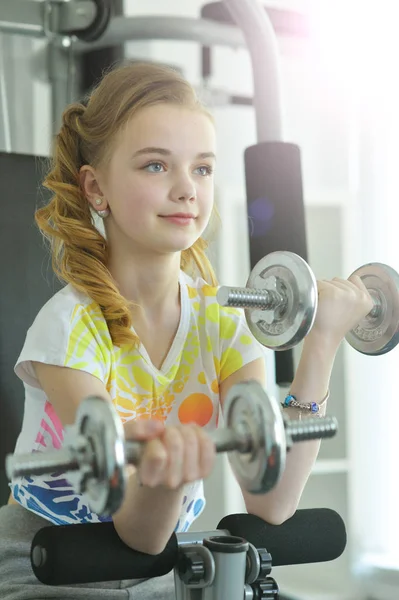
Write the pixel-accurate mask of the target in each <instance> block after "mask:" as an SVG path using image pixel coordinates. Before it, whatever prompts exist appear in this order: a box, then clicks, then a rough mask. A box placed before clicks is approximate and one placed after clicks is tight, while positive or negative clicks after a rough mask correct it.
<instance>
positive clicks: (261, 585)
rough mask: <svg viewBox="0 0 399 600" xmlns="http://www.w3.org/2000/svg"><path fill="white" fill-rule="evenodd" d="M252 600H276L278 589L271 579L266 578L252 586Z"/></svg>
mask: <svg viewBox="0 0 399 600" xmlns="http://www.w3.org/2000/svg"><path fill="white" fill-rule="evenodd" d="M251 587H252V590H253V593H254V595H253V600H278V599H279V589H278V585H277V582H276V581H275V580H274V579H273V578H272V577H268V578H267V579H265V580H264V581H258V582H257V583H255V584H253V585H252V586H251Z"/></svg>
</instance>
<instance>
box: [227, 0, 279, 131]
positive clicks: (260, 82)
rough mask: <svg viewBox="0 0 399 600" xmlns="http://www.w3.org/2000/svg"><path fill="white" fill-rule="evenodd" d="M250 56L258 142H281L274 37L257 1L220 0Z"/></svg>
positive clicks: (267, 19)
mask: <svg viewBox="0 0 399 600" xmlns="http://www.w3.org/2000/svg"><path fill="white" fill-rule="evenodd" d="M223 1H224V4H225V5H226V7H227V8H228V10H229V12H230V14H231V16H232V17H233V19H234V21H235V22H236V23H238V24H239V27H240V28H241V30H242V31H243V34H244V38H245V41H246V45H247V47H248V50H249V52H250V55H251V61H252V71H253V82H254V107H255V111H256V130H257V139H258V142H266V141H273V142H276V141H282V136H283V133H282V109H281V91H280V73H279V53H278V46H277V37H276V34H275V32H274V29H273V26H272V24H271V22H270V19H269V17H268V15H267V13H266V11H265V9H264V7H263V6H262V4H261V2H260V1H259V0H223Z"/></svg>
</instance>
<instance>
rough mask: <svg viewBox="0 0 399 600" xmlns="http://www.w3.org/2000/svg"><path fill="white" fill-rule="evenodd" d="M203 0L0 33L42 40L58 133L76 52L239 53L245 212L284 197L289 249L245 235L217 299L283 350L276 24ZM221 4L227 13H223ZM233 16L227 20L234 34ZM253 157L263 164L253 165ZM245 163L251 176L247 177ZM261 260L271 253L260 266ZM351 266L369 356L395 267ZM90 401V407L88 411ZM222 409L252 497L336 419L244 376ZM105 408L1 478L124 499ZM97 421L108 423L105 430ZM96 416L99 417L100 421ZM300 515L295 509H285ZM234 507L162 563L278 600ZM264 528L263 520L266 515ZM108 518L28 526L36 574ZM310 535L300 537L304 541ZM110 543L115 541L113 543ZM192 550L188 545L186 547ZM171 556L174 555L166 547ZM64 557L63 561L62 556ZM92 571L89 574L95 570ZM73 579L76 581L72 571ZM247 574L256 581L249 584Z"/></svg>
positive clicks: (234, 594)
mask: <svg viewBox="0 0 399 600" xmlns="http://www.w3.org/2000/svg"><path fill="white" fill-rule="evenodd" d="M213 4H214V5H219V8H220V6H223V7H224V9H225V11H224V13H223V14H224V16H223V14H222V15H221V16H219V17H218V18H215V17H214V16H212V17H210V16H208V18H207V17H206V14H208V15H211V14H212V11H210V12H208V13H207V12H206V11H203V15H204V16H205V18H203V19H184V18H176V17H172V18H170V17H164V16H162V17H151V18H149V17H141V18H137V17H135V18H126V17H114V18H112V14H111V10H110V8H111V3H110V2H109V1H107V0H42V1H32V0H14V1H13V2H9V1H8V0H0V31H5V32H7V33H19V34H24V35H28V36H32V37H37V38H46V39H47V40H48V41H49V44H48V72H49V78H50V81H51V82H52V100H53V102H52V106H53V123H54V132H56V131H57V130H58V127H59V123H60V118H61V114H62V111H63V109H64V107H65V104H66V102H68V101H69V100H72V99H74V98H73V95H74V89H73V85H71V83H72V84H73V77H72V73H73V72H76V71H77V67H76V62H75V61H76V57H77V56H78V55H79V54H82V53H85V52H87V51H89V50H92V49H100V48H106V47H109V46H114V45H120V44H121V43H123V42H126V41H130V40H138V39H170V40H172V39H174V40H178V39H180V40H190V41H197V42H199V43H201V44H202V46H203V48H204V49H206V48H209V47H211V46H213V45H218V44H221V45H227V46H230V47H232V48H236V47H242V46H246V47H247V48H248V50H249V52H250V54H251V58H252V67H253V76H254V97H253V99H252V101H251V103H252V104H253V106H254V108H255V112H256V125H257V139H258V143H257V144H256V145H254V146H252V147H251V148H248V149H247V151H246V154H245V166H246V173H247V199H248V210H249V214H250V215H251V214H252V212H253V211H254V208H253V207H258V205H259V203H262V201H263V199H264V197H265V195H267V196H268V197H271V201H272V202H273V203H274V204H275V205H282V206H286V202H287V199H289V200H290V201H294V204H295V206H296V207H297V214H296V218H295V219H294V224H293V230H292V232H289V231H287V223H285V229H286V236H285V238H284V239H285V240H287V239H288V240H289V241H290V250H291V251H292V252H290V253H287V252H286V253H283V252H280V253H279V256H278V257H277V256H274V257H273V258H271V255H268V256H266V258H265V259H263V258H260V257H261V256H264V255H265V254H266V252H265V251H264V246H263V245H262V244H264V239H263V238H264V231H262V229H261V230H260V231H259V232H258V233H256V234H255V235H254V236H253V239H252V241H251V263H252V265H253V269H252V273H251V276H250V279H249V280H248V282H247V286H246V288H242V289H238V290H237V289H232V288H221V290H220V291H219V296H218V300H219V302H220V303H221V304H223V305H227V306H241V307H243V308H245V311H246V312H245V314H246V318H247V322H248V325H249V327H250V329H251V331H252V333H253V335H254V336H255V337H256V338H257V339H258V340H259V341H260V342H261V343H262V344H263V345H265V346H267V347H269V348H272V349H274V350H287V349H289V348H292V347H293V346H295V345H296V344H297V343H299V341H301V339H303V337H304V336H305V335H306V334H307V333H308V331H309V330H310V329H311V327H312V324H313V321H314V316H315V312H316V309H317V290H316V286H315V281H314V278H312V274H311V273H310V272H309V270H308V267H307V265H306V264H303V263H304V261H302V263H301V260H300V259H299V256H298V255H302V257H303V258H306V257H305V256H304V254H306V251H305V252H304V237H303V236H302V237H300V236H298V231H300V230H302V231H304V215H303V210H302V208H303V207H302V204H303V203H302V188H301V173H300V156H299V149H298V148H297V147H296V146H295V145H293V144H286V143H283V142H282V127H281V102H280V87H279V74H278V60H277V47H276V40H275V35H274V32H273V26H274V27H275V23H272V18H271V12H270V11H269V12H268V11H265V10H264V9H263V7H262V6H261V5H260V3H258V2H257V0H224V2H223V3H213ZM210 6H212V5H210ZM216 8H217V7H216ZM226 9H227V14H228V15H229V17H230V19H226ZM213 14H214V13H213ZM232 23H236V24H239V27H240V29H238V28H237V27H235V26H233V25H232ZM204 54H205V52H204ZM259 57H262V60H259ZM243 103H245V102H243ZM259 164H260V165H262V168H261V169H259ZM281 165H284V169H286V170H287V172H289V173H290V177H281V176H280V177H279V185H278V186H277V188H276V187H275V186H274V187H273V189H271V188H270V183H269V181H270V179H272V177H271V173H272V172H273V174H274V177H273V179H275V173H276V172H277V173H280V172H281ZM254 169H255V170H256V173H257V177H256V178H254V177H252V176H251V173H252V172H253V170H254ZM254 182H255V183H254ZM301 207H302V208H301ZM254 214H255V213H254ZM275 229H276V234H281V231H277V230H278V229H279V228H278V227H277V228H276V227H275ZM280 244H281V242H280ZM286 248H287V244H286V243H285V249H286ZM256 257H257V258H256ZM259 259H260V260H259ZM270 260H271V261H272V262H267V261H270ZM265 261H266V262H265ZM358 274H359V276H361V277H362V278H363V280H364V281H366V280H367V283H366V286H367V287H368V288H369V289H370V293H371V294H372V296H373V299H374V303H375V306H374V308H373V310H372V311H371V313H370V314H369V315H368V316H367V317H366V319H365V320H364V322H362V323H361V324H359V326H358V327H357V328H355V329H354V331H353V332H351V334H350V335H349V336H348V337H347V340H348V342H349V343H350V344H351V345H352V346H353V347H354V348H356V349H357V350H359V351H360V352H364V353H365V354H381V353H384V352H387V351H389V350H390V349H392V348H393V347H394V346H395V345H396V344H397V342H398V306H397V304H398V300H397V295H398V294H397V291H398V279H397V274H396V273H395V272H393V271H392V270H390V269H389V267H387V266H386V265H377V264H373V265H366V266H365V267H362V272H361V273H360V272H359V273H358ZM280 355H281V353H280ZM243 385H244V384H243ZM93 406H95V412H93V410H92V408H93ZM100 407H101V408H100ZM226 414H227V423H228V426H227V428H226V429H225V430H219V431H217V432H215V443H216V446H217V449H218V451H228V452H229V458H230V461H231V463H232V465H233V468H234V470H235V472H236V475H237V477H238V478H239V480H240V477H241V478H242V479H241V481H243V480H245V483H244V485H245V487H247V489H250V490H251V491H254V492H255V493H256V492H259V493H264V492H265V491H267V490H270V489H272V487H273V486H274V485H275V484H276V483H277V481H278V479H279V477H280V475H281V473H282V472H283V469H284V464H285V462H284V461H285V455H286V451H287V450H289V448H290V447H291V445H292V443H294V442H299V441H301V440H305V439H316V438H325V437H331V436H332V435H334V434H335V432H336V429H337V423H336V421H335V419H333V418H330V417H328V418H322V419H311V420H306V421H301V422H293V421H285V420H284V419H283V417H282V416H281V414H280V411H279V408H278V407H277V409H276V407H275V406H274V405H273V403H271V402H270V400H269V399H268V398H267V396H266V395H265V393H264V391H263V390H261V389H260V388H259V387H258V386H256V384H254V383H253V382H249V383H248V384H245V387H244V388H234V389H233V390H232V391H231V396H230V399H229V402H228V404H227V409H226ZM114 417H115V415H112V408H110V407H109V405H107V406H105V403H104V401H102V400H101V399H100V398H91V399H90V398H89V399H87V400H86V401H84V403H82V406H81V412H80V413H79V414H78V417H77V423H76V425H75V426H74V427H73V428H71V430H70V431H69V432H68V436H67V438H66V444H65V446H64V448H63V450H62V451H59V452H61V454H58V453H57V456H55V455H51V456H50V453H46V456H45V457H44V456H37V455H31V456H30V457H29V459H28V457H13V458H9V460H8V461H7V469H8V473H9V475H11V474H13V475H15V476H16V474H17V473H18V474H20V475H21V474H23V473H29V472H30V473H33V472H36V473H39V472H42V473H44V472H47V470H48V469H49V468H50V469H53V468H55V467H57V468H63V469H65V470H66V471H68V474H69V476H70V477H71V478H73V477H75V480H74V483H75V485H77V488H78V489H81V491H82V492H83V491H84V492H85V493H88V494H89V496H90V497H91V501H92V502H94V504H95V503H96V502H98V504H97V505H96V506H97V507H98V508H99V509H100V510H99V511H98V512H102V511H103V512H104V513H107V512H108V513H109V512H111V513H112V511H113V510H115V507H116V506H117V505H118V503H119V502H120V501H121V497H123V496H121V494H123V477H124V473H123V472H124V466H125V465H126V463H127V462H132V463H136V462H137V461H138V460H139V455H140V446H139V445H136V444H133V443H130V442H129V443H125V442H124V440H123V437H122V436H121V432H120V427H119V429H118V425H117V424H116V423H117V421H116V420H115V419H114ZM105 422H107V427H104V423H105ZM108 423H112V425H111V426H110V427H108ZM122 433H123V432H122ZM93 448H94V450H93ZM104 449H106V450H105V451H104ZM63 452H64V454H62V453H63ZM51 461H53V462H51ZM111 474H112V475H117V476H118V477H119V479H118V477H116V478H115V481H116V482H117V484H116V485H115V486H114V487H113V486H112V485H111V483H113V482H112V481H111V478H110V476H111ZM303 512H304V511H298V513H297V515H299V514H302V513H303ZM331 512H332V511H331ZM313 513H314V511H313ZM297 515H295V517H293V519H295V518H297ZM247 516H248V517H253V516H252V515H238V516H237V517H238V518H239V519H241V521H240V522H241V523H242V528H241V530H240V531H239V530H238V529H239V528H238V529H237V528H236V527H234V526H233V525H230V524H229V525H227V524H226V525H225V526H223V524H222V523H221V524H219V527H220V529H218V530H216V531H215V532H203V533H202V534H198V536H199V537H198V539H196V534H177V536H175V537H176V543H177V547H178V559H177V558H176V560H175V561H174V562H173V564H172V566H171V568H174V569H175V582H176V593H177V598H178V599H179V600H191V599H192V600H194V599H195V600H199V598H207V599H211V598H212V599H219V598H224V597H226V593H227V592H228V597H230V598H232V599H233V598H240V599H241V598H242V597H243V594H244V597H245V598H277V597H278V588H277V587H276V585H275V582H273V580H271V581H270V579H269V580H268V574H269V573H270V565H271V557H270V558H268V557H267V556H266V555H267V554H268V551H267V550H266V549H265V548H264V546H268V550H269V552H270V543H272V540H273V535H272V533H271V531H270V530H267V537H265V539H266V540H267V542H265V541H264V540H261V542H262V543H259V540H258V541H257V542H256V543H253V544H252V543H251V542H250V541H249V537H250V536H249V526H248V523H249V521H247V519H246V517H247ZM231 517H234V515H233V516H231ZM309 517H310V515H309ZM229 518H230V517H226V519H229ZM327 521H328V519H327ZM327 521H322V522H320V523H319V532H320V531H322V532H323V536H322V537H323V542H324V544H323V545H324V546H325V539H326V538H325V536H326V535H328V539H329V542H330V535H331V534H332V532H333V531H338V530H340V531H341V532H342V526H343V524H342V526H341V528H339V527H338V525H337V526H336V527H335V526H331V522H329V523H328V524H327ZM311 522H312V519H310V518H309V520H308V523H307V526H306V529H305V528H304V529H303V531H302V538H303V539H306V540H307V545H308V546H310V545H312V547H313V548H314V544H316V545H317V542H315V540H316V538H317V536H316V534H315V532H313V533H314V534H315V535H314V536H312V530H311V528H310V523H311ZM263 525H264V526H265V527H266V524H263ZM293 525H294V521H293V520H292V519H291V520H289V521H287V523H286V524H284V525H283V526H282V528H285V527H293ZM109 526H110V524H109V523H105V524H101V525H99V526H97V525H89V526H67V527H65V528H63V527H54V528H51V527H48V528H45V529H44V530H42V532H39V534H42V535H49V536H50V535H51V532H53V533H54V535H55V537H53V538H52V539H53V542H54V543H53V546H52V549H53V551H51V550H50V549H48V551H46V550H45V544H44V541H43V539H42V542H40V543H39V542H38V540H36V542H35V541H34V543H33V544H32V565H33V566H35V568H37V569H38V568H39V567H40V566H43V567H44V566H45V565H46V564H47V565H48V564H49V561H51V559H53V560H55V559H56V555H57V553H56V552H55V550H56V549H58V550H59V548H60V547H62V546H63V544H64V542H65V540H66V538H65V536H66V535H71V536H72V535H73V534H74V532H76V531H78V529H79V534H80V533H81V534H82V535H83V533H84V528H86V533H85V539H86V540H88V539H89V537H90V536H89V531H90V535H91V534H93V535H94V533H95V528H97V530H98V529H99V528H101V535H104V536H105V535H106V531H107V530H108V529H109ZM270 527H272V526H270ZM88 528H90V530H89V529H88ZM282 528H276V529H274V530H273V531H274V532H276V531H277V530H278V531H279V532H282V531H285V532H286V537H285V538H284V543H283V545H284V553H286V554H287V553H289V550H290V547H291V546H292V542H293V539H295V536H296V535H297V534H298V532H295V535H294V530H292V532H291V533H292V535H291V537H290V535H289V531H290V530H289V529H282ZM256 529H257V530H260V529H261V524H260V523H257V524H256ZM294 529H295V528H294ZM114 533H115V532H114ZM39 534H38V535H39ZM115 535H116V533H115ZM190 536H191V537H190ZM214 538H216V539H214ZM96 539H97V538H96ZM99 539H100V538H98V539H97V543H98V541H99ZM343 539H344V536H343V535H342V536H341V541H340V544H341V545H339V544H338V546H339V550H337V548H338V546H336V547H335V550H334V552H333V553H332V556H331V558H325V557H324V556H323V554H322V553H321V554H319V558H318V559H316V560H315V561H314V562H316V561H317V560H332V559H333V558H336V557H337V556H339V555H340V553H341V552H342V551H343V549H344V546H345V543H343V544H342V540H343ZM207 540H209V543H208V542H207ZM309 540H312V542H311V544H309ZM108 541H109V540H108ZM114 541H115V543H119V544H120V543H121V542H120V540H119V542H118V540H114ZM65 543H66V542H65ZM192 545H194V546H195V547H194V548H192V547H191V546H192ZM333 545H334V544H333ZM75 548H76V546H75ZM106 548H107V553H106V554H105V555H107V554H108V556H109V553H110V549H111V548H113V547H112V546H111V545H110V543H108V544H107V545H106ZM183 549H184V551H183ZM188 549H189V550H190V551H189V552H188ZM124 550H126V547H125V548H124ZM186 551H187V552H186ZM190 552H191V554H190ZM174 556H175V557H176V556H177V555H176V553H175V555H174ZM136 558H137V557H136ZM136 558H135V559H136ZM145 558H148V557H145ZM235 559H236V560H235ZM234 560H235V565H233V561H234ZM300 562H312V560H309V557H307V558H306V557H305V559H304V560H300V559H299V558H298V556H296V557H295V558H294V559H293V562H284V560H282V561H281V562H279V561H278V559H277V560H276V555H275V554H273V564H274V565H275V566H277V565H278V564H298V563H300ZM63 564H64V566H65V562H64V563H63ZM133 564H134V561H133V560H132V556H130V560H129V565H130V570H129V571H125V574H124V575H123V578H125V577H129V574H128V573H130V577H131V576H133V573H132V565H133ZM265 565H269V566H265ZM71 566H72V563H71ZM87 568H88V566H87ZM169 570H171V569H169ZM233 571H234V573H237V574H238V575H237V577H238V579H235V578H234V577H232V572H233ZM164 572H167V571H164ZM97 573H98V572H97ZM158 574H160V573H158ZM156 575H157V573H156V572H155V571H154V570H150V571H147V575H144V576H156ZM140 576H143V575H139V574H137V577H140ZM38 577H39V575H38ZM117 577H119V576H118V574H117V573H116V572H115V571H113V578H114V579H115V578H117ZM39 578H40V577H39ZM95 580H98V574H97V579H95ZM73 581H75V582H76V578H75V579H74V580H73ZM85 581H87V579H85ZM231 582H232V583H233V584H234V587H233V588H231V590H230V588H229V587H228V586H229V585H230V583H231ZM55 583H57V582H55ZM58 583H60V582H58ZM254 583H256V584H257V585H256V586H254V585H253V584H254ZM258 584H259V585H258Z"/></svg>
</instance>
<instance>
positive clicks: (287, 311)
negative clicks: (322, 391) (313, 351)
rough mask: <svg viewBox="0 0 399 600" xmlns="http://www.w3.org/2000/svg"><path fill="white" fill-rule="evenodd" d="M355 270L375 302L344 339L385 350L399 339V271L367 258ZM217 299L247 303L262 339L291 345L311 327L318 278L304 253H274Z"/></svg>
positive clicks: (362, 348) (278, 346)
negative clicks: (242, 285) (240, 285)
mask: <svg viewBox="0 0 399 600" xmlns="http://www.w3.org/2000/svg"><path fill="white" fill-rule="evenodd" d="M352 275H358V276H359V277H360V278H361V279H362V281H363V283H364V285H365V286H366V288H367V290H368V292H369V294H370V295H371V297H372V298H373V300H374V307H373V309H372V310H371V311H370V313H369V314H368V315H367V316H366V317H365V318H364V319H363V320H362V321H361V322H360V323H359V324H358V325H357V326H356V327H354V328H353V329H352V330H351V331H350V332H349V333H348V334H347V336H346V340H347V342H348V343H349V344H350V345H351V346H352V347H353V348H354V349H355V350H358V351H359V352H362V353H363V354H368V355H370V356H376V355H380V354H385V353H386V352H389V351H390V350H392V349H393V348H395V346H396V345H397V344H398V342H399V274H398V273H397V272H396V271H395V270H394V269H392V268H391V267H389V266H388V265H385V264H382V263H368V264H366V265H363V266H362V267H360V268H359V269H357V270H356V271H354V273H352ZM217 300H218V302H219V304H221V305H222V306H235V307H240V308H244V309H245V316H246V320H247V323H248V327H249V328H250V330H251V332H252V334H253V336H254V337H255V338H256V339H257V340H258V341H259V342H260V343H261V344H263V345H264V346H266V347H267V348H271V349H273V350H287V349H288V348H293V347H294V346H296V345H297V344H298V343H299V342H300V341H301V340H302V339H303V338H304V337H306V335H307V334H308V333H309V331H310V330H311V328H312V326H313V323H314V319H315V316H316V312H317V282H316V280H315V277H314V275H313V273H312V271H311V269H310V267H309V266H308V265H307V263H306V262H305V261H304V260H303V259H302V258H300V257H299V256H297V255H296V254H293V253H291V252H272V253H271V254H268V255H267V256H265V257H264V258H262V259H261V260H260V261H259V262H258V263H257V264H256V265H255V267H254V268H253V269H252V271H251V274H250V276H249V279H248V281H247V287H245V288H230V287H221V288H219V290H218V293H217Z"/></svg>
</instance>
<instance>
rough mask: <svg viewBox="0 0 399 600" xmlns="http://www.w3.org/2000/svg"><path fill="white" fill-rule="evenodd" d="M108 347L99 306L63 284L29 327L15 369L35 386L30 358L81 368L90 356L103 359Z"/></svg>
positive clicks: (105, 325) (110, 344)
mask: <svg viewBox="0 0 399 600" xmlns="http://www.w3.org/2000/svg"><path fill="white" fill-rule="evenodd" d="M111 349H112V340H111V337H110V334H109V331H108V327H107V323H106V321H105V318H104V316H103V314H102V312H101V308H100V306H99V305H98V304H96V303H95V302H93V301H92V300H91V299H90V298H89V297H88V296H87V295H85V294H82V293H81V292H79V291H78V290H76V289H75V288H74V287H73V286H72V285H67V286H65V287H64V288H62V289H61V290H60V291H58V292H57V293H56V294H54V296H52V297H51V298H50V300H48V301H47V302H46V304H45V305H44V306H43V307H42V308H41V310H40V311H39V313H38V314H37V316H36V318H35V319H34V321H33V323H32V325H31V326H30V327H29V329H28V331H27V334H26V338H25V343H24V346H23V348H22V351H21V354H20V356H19V358H18V360H17V363H16V365H15V372H16V374H17V375H18V376H19V377H20V378H21V379H23V380H24V381H25V382H26V383H30V384H31V385H35V386H36V387H37V382H36V381H35V378H34V377H33V369H32V362H34V361H35V362H43V363H46V364H52V365H57V366H68V367H75V368H77V367H80V366H82V368H83V367H85V366H86V363H87V364H89V362H94V359H96V362H98V361H100V362H103V360H102V359H103V358H104V356H106V355H107V354H109V351H110V350H111Z"/></svg>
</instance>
